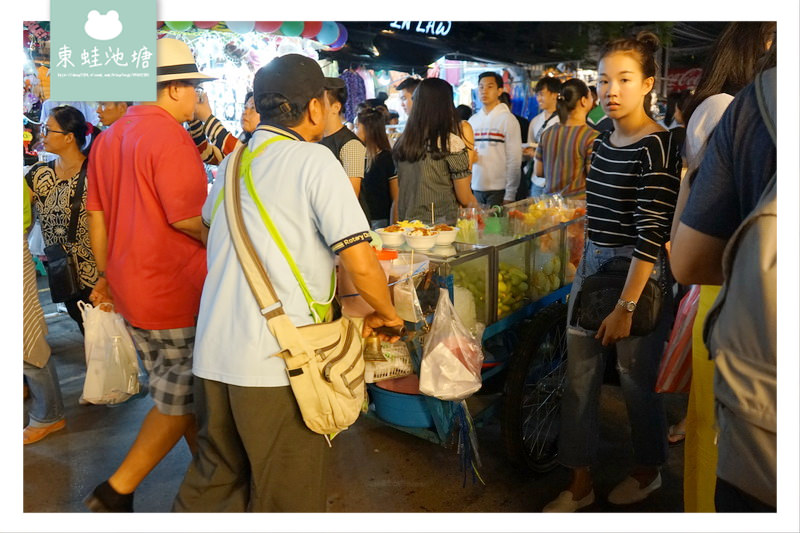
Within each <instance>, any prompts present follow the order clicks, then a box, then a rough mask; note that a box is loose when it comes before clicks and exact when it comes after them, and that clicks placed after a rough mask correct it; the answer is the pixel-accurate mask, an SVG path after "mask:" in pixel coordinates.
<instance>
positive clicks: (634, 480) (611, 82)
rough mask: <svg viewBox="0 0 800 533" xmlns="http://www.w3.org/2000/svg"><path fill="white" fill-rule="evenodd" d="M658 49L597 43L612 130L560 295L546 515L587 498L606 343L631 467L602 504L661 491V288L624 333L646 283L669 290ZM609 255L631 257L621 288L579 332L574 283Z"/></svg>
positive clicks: (669, 158)
mask: <svg viewBox="0 0 800 533" xmlns="http://www.w3.org/2000/svg"><path fill="white" fill-rule="evenodd" d="M657 49H658V39H657V37H656V36H655V35H653V34H652V33H649V32H642V33H640V34H639V35H638V36H637V37H636V38H635V39H617V40H614V41H611V42H610V43H608V44H607V45H606V48H605V50H604V51H603V53H602V56H601V59H600V63H599V66H598V73H599V82H598V95H599V97H600V102H601V105H602V106H603V110H604V111H605V112H606V114H607V115H608V116H609V118H611V120H613V122H614V131H613V132H603V133H601V134H600V136H599V137H598V138H597V139H596V141H595V144H594V150H593V152H594V155H593V156H592V163H591V168H590V170H589V175H588V176H587V178H586V208H587V216H586V224H587V239H586V245H585V249H584V254H583V257H582V258H581V264H580V265H579V266H578V271H577V273H576V275H575V280H574V282H573V285H572V293H571V295H570V299H569V310H568V316H569V322H568V327H567V349H568V357H567V378H566V380H567V381H566V389H565V391H564V395H563V397H562V401H561V431H560V434H559V442H558V458H559V461H560V462H561V463H562V464H563V465H565V466H567V467H568V468H570V469H571V471H572V477H571V480H570V484H569V486H568V488H567V490H565V491H563V492H561V494H559V496H558V497H557V498H556V499H555V500H553V501H552V502H550V503H549V504H548V505H547V506H546V507H545V509H544V510H545V511H548V512H572V511H576V510H578V509H580V508H582V507H586V506H588V505H590V504H591V503H593V502H594V498H595V496H594V488H593V483H592V475H591V472H590V467H591V465H592V464H593V463H594V462H595V461H596V459H597V449H598V439H599V435H598V429H599V428H598V426H599V413H598V408H599V404H600V386H601V384H602V382H603V375H604V370H605V360H606V356H607V355H608V352H609V350H610V349H611V348H612V347H614V348H616V354H617V369H618V371H619V377H620V385H621V386H622V392H623V396H624V398H625V404H626V406H627V410H628V418H629V420H630V424H631V439H632V441H633V452H634V460H635V465H636V466H635V467H634V469H633V471H632V473H631V474H630V475H629V476H628V477H626V478H625V479H624V480H623V481H622V482H621V483H619V484H618V485H617V486H616V487H615V488H614V489H613V490H612V491H611V493H610V494H609V495H608V501H609V502H611V503H613V504H616V505H622V504H630V503H634V502H638V501H641V500H643V499H644V498H646V497H647V496H648V495H649V494H650V493H651V492H653V491H654V490H656V489H658V488H659V487H660V486H661V473H660V471H659V469H660V466H661V465H662V464H664V462H665V461H666V459H667V421H666V416H665V413H664V406H663V403H662V398H661V395H659V394H657V393H656V392H655V391H654V388H655V382H656V377H657V375H658V366H659V362H660V359H661V354H662V352H663V350H664V343H665V342H666V340H667V337H668V335H669V330H670V326H671V322H672V292H671V291H670V290H663V289H662V291H663V295H662V304H661V306H660V309H659V310H658V311H659V314H658V316H659V320H658V322H657V324H656V326H655V328H654V329H653V330H652V331H650V332H649V333H647V334H645V335H642V336H631V326H632V316H633V312H634V310H635V309H636V306H637V305H638V303H639V299H640V296H641V294H642V291H643V289H644V287H645V285H646V284H647V282H648V279H649V278H651V277H652V278H654V279H656V280H659V281H660V282H659V283H658V284H659V286H660V287H662V288H668V287H670V286H671V281H670V280H669V279H668V275H669V266H668V264H667V259H666V253H665V252H664V244H665V243H666V241H667V240H668V239H669V228H670V223H671V221H672V215H673V211H674V208H675V199H676V198H677V195H678V186H679V184H680V177H679V175H680V166H681V161H680V157H679V155H678V150H677V146H675V145H674V143H673V142H672V134H671V133H670V132H669V131H666V130H665V129H664V128H662V127H661V126H659V125H658V124H657V123H656V122H655V121H653V119H651V118H650V117H649V116H648V115H647V113H646V112H645V107H644V104H645V99H646V98H647V96H648V95H649V94H650V92H651V91H652V89H653V84H654V83H655V75H656V72H657V69H656V64H655V59H654V54H655V52H656V50H657ZM612 259H615V260H619V259H623V260H624V259H630V263H629V265H630V266H629V267H628V272H627V278H626V281H625V285H624V287H623V289H622V291H621V294H619V299H618V300H617V302H616V305H615V306H614V310H613V311H611V313H609V315H608V316H606V318H605V319H604V320H603V321H602V323H601V325H600V326H599V328H598V329H597V331H590V330H587V329H584V328H582V327H581V326H580V325H579V323H578V321H577V320H575V318H576V317H575V316H573V314H574V313H575V311H576V309H575V301H576V299H577V296H578V293H579V292H580V291H581V286H582V284H583V280H584V279H585V278H586V277H588V276H590V275H592V274H594V273H596V272H597V271H598V270H600V267H601V266H602V265H604V264H605V263H606V262H608V261H610V260H612ZM576 316H578V315H577V314H576Z"/></svg>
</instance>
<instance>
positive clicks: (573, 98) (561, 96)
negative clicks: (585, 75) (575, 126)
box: [556, 78, 592, 124]
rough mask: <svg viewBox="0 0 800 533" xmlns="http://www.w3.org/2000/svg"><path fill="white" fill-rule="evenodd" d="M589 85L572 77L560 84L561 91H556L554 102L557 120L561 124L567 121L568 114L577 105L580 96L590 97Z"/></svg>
mask: <svg viewBox="0 0 800 533" xmlns="http://www.w3.org/2000/svg"><path fill="white" fill-rule="evenodd" d="M591 97H592V95H591V93H590V92H589V87H587V86H586V84H585V83H583V81H581V80H579V79H578V78H572V79H569V80H567V81H565V82H564V83H563V84H562V85H561V91H560V92H559V93H558V101H557V102H556V111H557V112H558V120H560V121H561V124H563V123H564V122H566V121H567V118H568V117H569V114H570V113H572V111H573V110H574V109H575V108H576V107H578V103H579V102H580V100H581V98H591Z"/></svg>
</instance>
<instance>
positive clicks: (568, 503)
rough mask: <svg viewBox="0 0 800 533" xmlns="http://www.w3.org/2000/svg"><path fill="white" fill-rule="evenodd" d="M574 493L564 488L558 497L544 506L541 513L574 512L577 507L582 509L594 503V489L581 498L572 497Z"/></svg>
mask: <svg viewBox="0 0 800 533" xmlns="http://www.w3.org/2000/svg"><path fill="white" fill-rule="evenodd" d="M573 496H574V494H572V491H569V490H565V491H564V492H562V493H561V494H559V495H558V497H557V498H556V499H555V500H553V501H551V502H550V503H548V504H547V505H545V506H544V509H542V512H543V513H574V512H575V511H577V510H578V509H583V508H584V507H587V506H589V505H592V504H593V503H594V489H592V491H591V492H590V493H589V494H587V495H586V496H584V497H583V498H581V499H580V500H575V499H573Z"/></svg>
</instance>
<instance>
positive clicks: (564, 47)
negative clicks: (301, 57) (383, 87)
mask: <svg viewBox="0 0 800 533" xmlns="http://www.w3.org/2000/svg"><path fill="white" fill-rule="evenodd" d="M343 24H344V26H345V27H346V28H347V30H348V33H349V40H348V43H347V44H346V45H345V46H344V47H343V48H341V49H340V50H337V51H321V52H320V57H321V58H329V59H335V60H337V61H339V64H340V65H341V66H350V65H358V64H362V65H365V66H368V67H370V68H380V69H394V70H402V71H405V72H416V73H424V72H425V71H426V69H427V66H428V65H430V64H431V63H433V62H434V61H436V60H437V59H439V58H441V57H447V58H448V59H462V60H467V61H480V62H489V63H510V64H519V65H537V64H542V63H558V62H563V61H589V62H591V61H592V59H593V58H592V51H593V50H597V47H598V46H600V45H602V43H604V42H605V41H606V40H607V39H609V38H610V37H612V36H617V35H622V34H630V32H631V31H632V30H633V29H636V28H646V27H648V25H649V26H653V27H654V29H656V30H658V32H660V33H661V34H662V35H664V37H666V39H665V40H666V41H667V42H668V44H669V46H670V47H671V48H673V49H674V50H675V52H678V53H681V54H688V55H691V56H702V55H703V54H704V53H705V52H706V51H707V50H708V48H709V47H710V45H711V44H712V43H713V42H714V40H715V39H716V38H717V36H718V35H719V34H720V32H721V31H722V29H723V28H724V27H725V24H726V23H725V22H675V23H670V22H664V23H644V22H574V21H570V22H553V21H547V22H461V21H386V22H364V21H358V22H343Z"/></svg>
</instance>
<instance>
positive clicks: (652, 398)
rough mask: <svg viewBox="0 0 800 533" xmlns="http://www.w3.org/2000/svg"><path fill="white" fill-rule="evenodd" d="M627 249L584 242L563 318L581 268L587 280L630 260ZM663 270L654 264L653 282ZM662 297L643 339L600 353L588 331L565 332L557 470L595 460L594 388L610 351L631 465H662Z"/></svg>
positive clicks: (668, 305)
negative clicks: (658, 388)
mask: <svg viewBox="0 0 800 533" xmlns="http://www.w3.org/2000/svg"><path fill="white" fill-rule="evenodd" d="M633 248H634V247H633V246H623V247H619V248H605V247H600V246H597V245H595V244H594V243H592V242H591V241H589V242H588V245H587V248H586V252H585V253H584V256H583V258H582V259H581V264H580V265H579V266H578V271H577V272H576V274H575V280H574V282H573V285H572V292H571V294H570V298H569V309H568V316H569V317H571V316H572V311H573V309H572V307H573V303H574V302H575V297H576V295H577V294H578V291H579V290H580V287H581V284H582V282H583V278H584V272H583V269H584V263H585V267H586V272H585V275H586V276H589V275H591V274H593V273H595V272H596V271H597V269H598V268H599V267H600V265H602V264H603V263H604V262H606V261H608V260H609V259H611V258H613V257H616V256H625V257H630V256H631V255H632V253H633ZM664 267H665V263H664V261H663V260H661V259H660V260H659V261H658V262H656V265H655V268H654V270H653V274H652V277H654V278H658V276H659V275H660V271H661V270H660V269H662V268H664ZM667 268H668V266H667ZM667 285H669V281H667ZM667 292H668V294H666V295H664V298H663V305H662V308H661V320H660V322H659V324H658V326H657V327H656V329H655V330H654V331H653V332H651V333H650V334H649V335H646V336H643V337H628V338H626V339H622V340H620V341H618V342H617V343H616V344H615V345H614V346H608V347H604V346H603V345H602V344H601V342H600V341H599V340H597V339H595V338H594V335H595V332H594V331H591V332H590V331H586V330H584V329H582V328H580V327H577V326H568V327H567V354H568V355H567V382H566V388H565V391H564V396H563V397H562V399H561V432H560V434H559V442H558V458H559V461H560V462H561V463H562V464H563V465H565V466H568V467H573V468H575V467H583V466H590V465H592V464H593V463H594V462H595V461H596V459H597V448H598V440H599V416H598V410H599V404H600V386H601V385H602V383H603V374H604V370H605V362H606V356H607V355H608V353H609V352H610V351H611V350H614V349H615V348H616V352H617V370H618V372H619V377H620V385H621V386H622V394H623V397H624V398H625V404H626V406H627V410H628V419H629V420H630V424H631V440H632V441H633V452H634V458H635V460H636V464H638V465H641V466H659V465H662V464H664V463H665V462H666V460H667V419H666V413H665V412H664V405H663V402H662V398H661V395H660V394H658V393H656V392H655V383H656V378H657V377H658V366H659V363H660V361H661V355H662V353H663V352H664V343H665V342H666V341H667V338H668V336H669V332H670V327H671V324H672V291H667ZM568 320H569V319H568ZM568 324H569V322H568Z"/></svg>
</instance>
